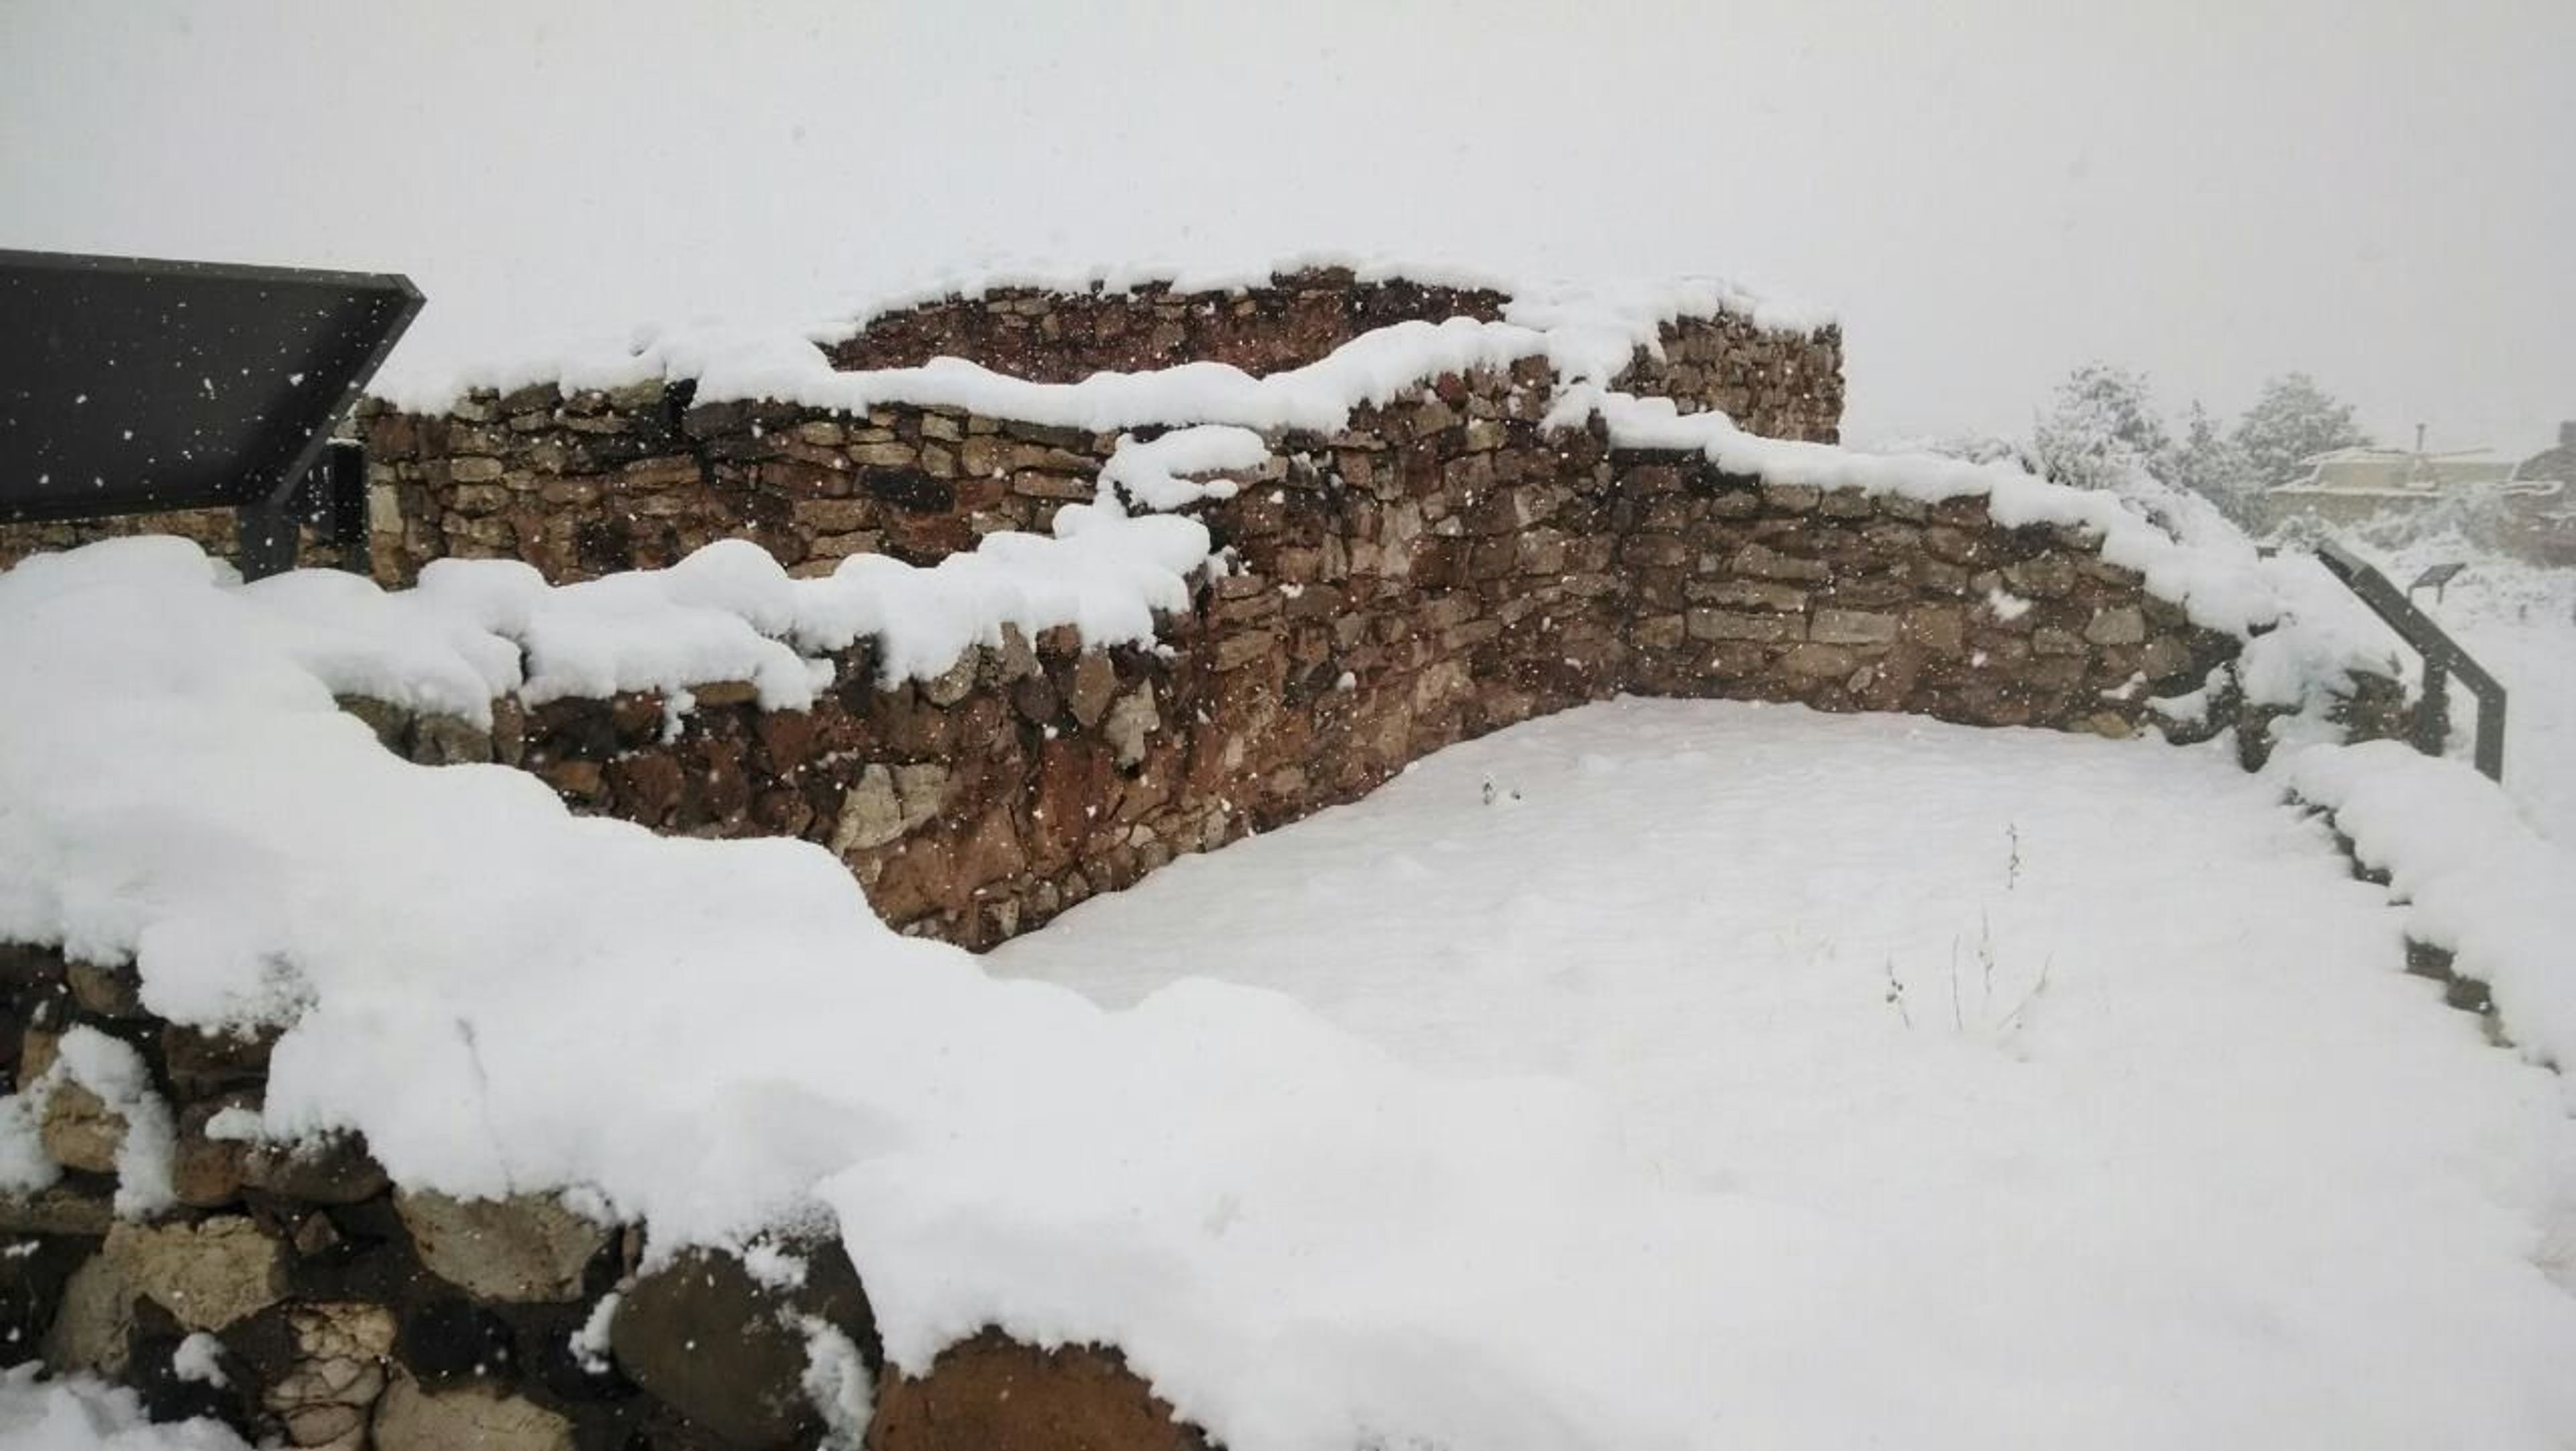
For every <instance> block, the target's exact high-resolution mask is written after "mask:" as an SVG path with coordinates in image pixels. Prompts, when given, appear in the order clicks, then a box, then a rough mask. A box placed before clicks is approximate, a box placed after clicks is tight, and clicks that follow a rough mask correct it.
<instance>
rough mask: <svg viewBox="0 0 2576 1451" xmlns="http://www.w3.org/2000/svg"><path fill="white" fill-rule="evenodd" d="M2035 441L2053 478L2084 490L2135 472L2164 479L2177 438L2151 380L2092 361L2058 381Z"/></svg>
mask: <svg viewBox="0 0 2576 1451" xmlns="http://www.w3.org/2000/svg"><path fill="white" fill-rule="evenodd" d="M2031 443H2032V446H2033V448H2034V450H2035V451H2036V452H2037V453H2038V455H2039V461H2040V465H2041V467H2042V468H2043V469H2045V470H2046V472H2047V474H2048V477H2050V478H2052V479H2055V480H2056V481H2057V482H2059V483H2062V484H2072V485H2074V486H2075V487H2076V488H2079V489H2109V488H2115V487H2117V486H2119V484H2120V483H2121V482H2122V481H2123V480H2125V479H2126V478H2127V477H2128V476H2129V475H2130V474H2131V473H2132V472H2133V471H2144V472H2146V473H2149V474H2153V475H2157V476H2159V477H2161V476H2163V475H2165V474H2166V473H2167V472H2168V471H2169V470H2170V468H2171V465H2172V454H2173V437H2172V435H2171V434H2169V433H2167V432H2166V430H2165V425H2164V421H2163V420H2162V419H2160V418H2158V417H2157V416H2156V409H2155V400H2154V398H2153V397H2152V395H2150V394H2149V393H2148V391H2147V380H2146V379H2145V378H2144V377H2143V376H2141V375H2139V374H2137V373H2133V372H2131V371H2129V370H2128V369H2126V368H2118V367H2113V366H2112V365H2110V364H2108V363H2088V364H2086V365H2085V366H2083V367H2081V368H2078V369H2076V370H2075V372H2074V374H2073V375H2072V376H2071V377H2069V378H2068V379H2067V380H2066V381H2065V382H2063V383H2061V384H2059V385H2058V387H2057V399H2056V401H2055V402H2054V403H2053V404H2051V405H2050V407H2049V411H2048V412H2047V413H2046V414H2045V415H2043V416H2042V417H2041V418H2040V420H2039V427H2038V429H2037V430H2036V431H2035V432H2034V433H2033V434H2032V437H2031Z"/></svg>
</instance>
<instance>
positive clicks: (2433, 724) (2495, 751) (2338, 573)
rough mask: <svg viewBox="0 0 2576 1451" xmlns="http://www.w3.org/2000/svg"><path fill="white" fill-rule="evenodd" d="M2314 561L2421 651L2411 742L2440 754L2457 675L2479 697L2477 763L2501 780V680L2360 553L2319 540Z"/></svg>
mask: <svg viewBox="0 0 2576 1451" xmlns="http://www.w3.org/2000/svg"><path fill="white" fill-rule="evenodd" d="M2317 562H2318V563H2319V564H2322V565H2324V566H2325V567H2326V572H2327V573H2329V574H2331V575H2333V576H2334V577H2335V578H2337V579H2339V580H2342V581H2343V582H2344V585H2345V587H2347V588H2349V589H2350V590H2351V591H2352V592H2353V593H2354V594H2355V595H2358V596H2360V598H2361V602H2362V603H2363V604H2366V605H2368V606H2370V609H2371V613H2373V614H2375V615H2377V616H2379V617H2380V618H2381V619H2383V620H2385V621H2387V622H2388V627H2389V628H2390V629H2392V630H2395V631H2396V632H2397V635H2398V638H2399V639H2402V640H2404V641H2405V642H2406V643H2407V644H2408V645H2409V646H2411V647H2413V648H2414V651H2415V653H2416V654H2418V655H2421V656H2423V657H2424V703H2423V705H2422V707H2421V708H2420V709H2418V710H2417V712H2416V715H2415V731H2414V735H2415V740H2414V745H2415V748H2416V749H2417V750H2419V751H2422V752H2424V753H2425V754H2426V755H2428V756H2438V755H2440V754H2442V747H2443V744H2444V743H2445V742H2446V741H2447V740H2448V739H2449V738H2450V734H2451V701H2450V689H2449V687H2450V677H2451V676H2454V675H2457V676H2458V677H2460V683H2462V684H2463V685H2466V686H2467V687H2468V688H2469V693H2470V694H2471V695H2474V696H2476V697H2477V699H2478V737H2477V745H2476V747H2475V750H2474V753H2473V759H2474V760H2475V761H2476V763H2477V768H2478V769H2479V770H2480V771H2483V772H2485V773H2486V775H2487V777H2488V779H2490V780H2493V781H2499V782H2501V781H2502V780H2504V682H2503V681H2500V680H2498V679H2496V678H2495V677H2494V676H2493V675H2490V674H2488V673H2487V670H2486V667H2485V666H2483V665H2480V664H2479V663H2478V662H2477V661H2476V660H2474V659H2472V658H2470V656H2469V652H2468V651H2466V650H2463V649H2461V648H2460V645H2459V642H2458V641H2456V640H2454V639H2452V638H2451V637H2450V636H2449V635H2448V634H2446V633H2444V632H2443V630H2442V627H2441V626H2440V625H2437V624H2435V623H2433V617H2432V616H2430V615H2428V614H2426V613H2424V612H2423V611H2422V610H2420V609H2417V608H2416V607H2415V601H2414V600H2413V599H2411V598H2409V597H2408V596H2407V594H2406V592H2405V591H2403V590H2400V589H2399V588H2398V587H2397V586H2396V585H2394V584H2392V583H2390V582H2389V579H2388V576H2386V575H2384V574H2381V573H2380V572H2379V571H2378V570H2377V569H2376V568H2374V567H2372V566H2371V565H2370V564H2369V563H2368V562H2367V561H2365V560H2363V559H2362V558H2361V557H2360V556H2359V555H2357V554H2354V553H2353V552H2352V551H2351V550H2349V549H2346V548H2344V547H2343V546H2342V545H2340V544H2334V543H2326V544H2320V545H2318V546H2317Z"/></svg>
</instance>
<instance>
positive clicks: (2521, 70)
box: [0, 0, 2576, 452]
mask: <svg viewBox="0 0 2576 1451" xmlns="http://www.w3.org/2000/svg"><path fill="white" fill-rule="evenodd" d="M2571 138H2576V0H2532V3H2515V0H2449V3H2443V4H2429V3H2424V4H2412V3H2410V4H2399V3H2387V0H2376V3H2374V0H2353V3H2328V0H2314V3H2305V0H2303V3H2219V0H2213V3H2201V0H2181V3H2156V4H2145V3H2139V4H2127V5H2084V4H2045V3H2025V4H2009V3H2003V0H1957V3H1945V4H1938V5H1934V4H1920V5H1896V4H1890V5H1868V4H1858V3H1849V0H1768V3H1762V4H1758V5H1728V4H1709V5H1682V4H1672V5H1663V4H1624V5H1623V4H1617V3H1603V4H1548V5H1535V4H1520V3H1510V0H1485V3H1467V4H1419V5H1407V4H1369V3H1333V4H1321V5H1314V6H1291V5H1287V4H1279V5H1273V6H1263V7H1253V6H1234V5H1216V4H1210V5H1200V6H1182V5H1134V4H1122V3H1114V0H1081V3H1061V4H1027V5H1001V4H969V3H956V0H948V3H936V4H922V5H918V6H911V7H901V8H897V7H892V6H882V5H865V4H819V3H816V4H789V3H775V4H766V5H760V6H753V5H749V4H743V5H720V4H715V3H709V4H705V5H699V6H688V7H683V6H676V5H661V4H634V5H627V6H610V5H606V4H594V3H566V0H554V3H545V0H539V3H525V0H522V3H487V0H473V3H466V0H436V3H432V0H419V3H410V4H399V5H395V4H357V3H348V4H325V3H319V0H316V3H302V4H298V3H280V0H244V3H231V4H222V5H217V4H211V3H209V4H181V3H173V0H116V3H102V0H60V3H56V0H0V245H8V246H19V247H40V248H63V249H78V250H95V251H118V252H139V253H147V254H164V255H190V256H215V257H225V258H233V259H240V260H258V261H274V262H304V263H314V264H328V265H343V266H359V267H367V268H387V269H400V270H405V271H408V272H410V273H411V274H412V275H413V277H414V278H415V279H417V280H418V281H419V282H420V283H421V285H422V287H423V288H424V290H426V291H427V292H428V293H429V295H430V298H431V302H430V308H429V311H428V312H427V313H426V314H425V316H424V318H423V321H422V323H421V324H420V325H419V326H418V327H417V328H416V329H415V333H414V337H413V339H412V341H411V342H409V343H407V344H406V345H405V354H406V356H405V357H404V358H403V359H401V360H399V361H400V362H401V363H402V364H403V365H404V366H407V367H410V368H413V369H415V370H435V369H436V368H438V367H440V366H442V365H444V364H445V363H447V362H449V361H453V360H459V359H468V358H472V357H474V356H476V355H479V354H482V353H485V352H489V351H492V350H494V349H496V348H497V349H500V350H502V351H505V352H511V353H518V352H525V351H527V350H530V349H532V348H535V347H539V346H542V345H544V344H545V343H546V342H548V341H549V340H550V337H551V335H553V334H557V333H563V332H580V331H588V330H598V331H605V332H620V333H622V332H623V331H624V329H625V328H626V327H627V326H628V325H629V324H632V323H636V322H641V321H645V320H648V319H654V318H663V317H674V316H687V315H691V314H703V313H709V312H734V313H741V312H751V313H759V314H768V313H782V314H821V313H825V312H828V311H830V310H832V309H833V308H834V307H835V306H837V305H842V304H846V303H848V302H850V301H852V300H853V299H855V298H858V297H863V296H865V295H867V294H870V293H874V292H882V291H887V290H896V289H908V288H910V287H911V286H913V285H915V284H917V283H919V282H920V281H922V280H923V279H924V278H925V277H926V276H928V275H930V274H933V273H937V272H940V271H943V270H950V269H954V268H956V267H958V266H960V265H963V264H969V263H974V262H977V261H982V260H988V259H991V258H993V257H995V256H997V255H1020V256H1033V257H1046V258H1056V259H1062V260H1065V261H1069V262H1074V263H1083V262H1090V261H1096V260H1105V259H1125V258H1132V257H1136V256H1140V255H1151V256H1159V257H1173V258H1183V259H1214V260H1225V261H1235V260H1240V259H1244V258H1248V257H1267V256H1271V255H1274V254H1280V253H1285V252H1290V251H1296V250H1302V249H1313V248H1324V247H1330V248H1339V249H1346V250H1354V251H1363V252H1372V253H1383V252H1396V253H1419V254H1427V255H1435V256H1440V257H1451V258H1456V259H1459V260H1463V261H1469V262H1474V263H1479V264H1482V265H1485V266H1488V267H1492V268H1496V269H1500V270H1505V271H1512V272H1520V273H1546V274H1562V275H1569V276H1583V275H1586V274H1615V275H1622V276H1625V275H1636V274H1658V273H1667V272H1674V271H1698V272H1710V271H1714V272H1720V273H1725V274H1729V275H1733V276H1736V277H1738V278H1739V279H1741V280H1743V281H1746V282H1748V283H1750V284H1752V285H1754V286H1756V287H1758V288H1761V289H1763V290H1767V291H1773V292H1779V293H1785V294H1789V295H1792V296H1796V297H1800V298H1805V299H1811V300H1815V301H1820V302H1824V303H1827V304H1830V305H1832V306H1834V307H1835V308H1837V309H1838V310H1839V311H1840V312H1841V314H1842V316H1843V318H1844V321H1845V326H1846V330H1847V332H1848V334H1849V343H1850V356H1851V374H1852V380H1853V396H1852V410H1851V415H1850V423H1851V425H1852V432H1853V433H1854V434H1855V435H1856V436H1858V437H1861V438H1864V439H1867V438H1873V437H1884V436H1887V435H1890V434H1903V433H1913V432H1923V431H1944V432H1946V431H1954V430H1964V429H1982V430H1993V431H2017V430H2019V429H2021V428H2023V427H2025V426H2026V425H2027V423H2028V421H2029V418H2030V414H2031V411H2032V409H2033V407H2034V405H2035V404H2036V402H2037V401H2038V400H2039V399H2041V398H2042V397H2044V395H2045V394H2046V392H2047V391H2048V389H2049V388H2050V387H2051V386H2052V385H2053V383H2054V382H2055V380H2056V379H2057V378H2058V377H2059V376H2061V375H2062V374H2063V373H2064V372H2065V370H2066V369H2068V368H2069V367H2071V366H2073V365H2074V364H2076V363H2079V362H2082V361H2084V360H2086V359H2088V358H2093V357H2102V358H2109V359H2113V360H2117V361H2121V362H2125V363H2128V364H2130V365H2132V366H2135V367H2139V368H2143V369H2145V370H2146V371H2147V372H2148V373H2149V374H2150V376H2151V378H2152V379H2153V381H2154V382H2155V383H2156V384H2157V385H2158V387H2159V388H2160V390H2161V391H2163V392H2164V393H2165V394H2166V395H2167V396H2168V399H2169V401H2170V402H2171V403H2172V405H2173V406H2174V407H2176V408H2179V406H2180V404H2181V402H2182V401H2183V399H2184V398H2186V397H2188V396H2191V395H2195V394H2196V395H2198V396H2201V397H2203V398H2205V399H2206V400H2207V401H2209V402H2210V403H2211V404H2212V405H2213V406H2214V407H2216V408H2219V409H2220V410H2222V411H2227V412H2232V411H2234V410H2235V409H2237V408H2240V407H2241V406H2242V405H2243V404H2244V403H2245V402H2246V401H2248V400H2249V399H2250V398H2251V396H2252V394H2253V391H2254V388H2255V386H2256V384H2257V383H2258V382H2259V381H2260V380H2261V379H2262V378H2263V377H2264V376H2265V375H2267V374H2270V373H2273V372H2277V371H2280V370H2284V369H2290V368H2304V369H2306V370H2308V371H2310V372H2313V373H2315V374H2316V375H2317V376H2318V377H2319V378H2320V379H2321V380H2323V381H2324V382H2325V383H2326V384H2327V386H2329V387H2330V388H2333V389H2335V390H2337V391H2340V392H2342V393H2344V394H2345V395H2346V396H2349V397H2351V398H2353V399H2355V400H2356V401H2357V402H2359V403H2360V404H2361V406H2362V409H2363V412H2364V415H2365V417H2366V419H2367V421H2368V422H2370V423H2371V424H2372V425H2373V426H2374V427H2376V428H2378V429H2380V430H2381V431H2383V432H2385V433H2388V434H2390V435H2400V434H2403V433H2406V432H2409V431H2411V427H2412V425H2413V424H2414V423H2415V422H2417V421H2418V420H2421V421H2425V422H2428V423H2430V424H2431V425H2432V428H2433V437H2434V439H2435V441H2436V442H2437V443H2446V444H2453V445H2460V444H2475V443H2487V444H2493V445H2496V446H2498V447H2502V448H2506V449H2508V450H2509V451H2514V452H2528V451H2530V450H2532V449H2536V448H2538V447H2539V446H2541V445H2542V444H2543V443H2544V442H2545V441H2547V440H2548V438H2549V437H2550V436H2551V434H2552V433H2553V431H2554V428H2555V424H2556V421H2557V420H2558V419H2560V418H2576V139H2571Z"/></svg>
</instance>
